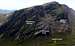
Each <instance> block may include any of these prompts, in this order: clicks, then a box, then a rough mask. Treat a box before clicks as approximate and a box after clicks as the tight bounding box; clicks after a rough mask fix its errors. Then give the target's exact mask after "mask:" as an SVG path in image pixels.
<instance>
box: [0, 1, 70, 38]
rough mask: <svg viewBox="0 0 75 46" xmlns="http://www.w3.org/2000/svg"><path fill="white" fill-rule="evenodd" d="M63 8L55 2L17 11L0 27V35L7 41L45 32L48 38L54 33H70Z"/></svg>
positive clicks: (31, 36)
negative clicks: (47, 33)
mask: <svg viewBox="0 0 75 46" xmlns="http://www.w3.org/2000/svg"><path fill="white" fill-rule="evenodd" d="M64 7H65V6H64V5H62V4H59V3H57V2H51V3H47V4H44V5H39V6H34V7H30V8H25V9H21V10H17V11H15V12H14V13H13V15H12V16H10V19H9V20H8V22H6V23H5V24H3V25H2V26H1V27H0V33H1V34H4V36H2V37H5V38H7V39H8V38H12V39H28V38H33V37H34V36H36V34H39V33H40V32H45V31H48V32H49V37H50V36H51V35H52V34H55V33H56V32H70V30H69V28H70V26H69V20H68V16H67V15H66V14H65V13H66V12H65V11H64ZM37 32H39V33H37Z"/></svg>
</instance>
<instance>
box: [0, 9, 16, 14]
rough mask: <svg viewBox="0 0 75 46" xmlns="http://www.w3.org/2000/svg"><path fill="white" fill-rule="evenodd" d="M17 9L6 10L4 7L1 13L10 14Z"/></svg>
mask: <svg viewBox="0 0 75 46" xmlns="http://www.w3.org/2000/svg"><path fill="white" fill-rule="evenodd" d="M14 11H15V10H4V9H0V14H8V13H11V12H14Z"/></svg>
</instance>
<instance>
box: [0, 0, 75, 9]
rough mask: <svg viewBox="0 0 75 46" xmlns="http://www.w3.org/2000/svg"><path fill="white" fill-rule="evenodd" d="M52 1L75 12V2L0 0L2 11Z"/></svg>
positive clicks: (50, 0) (64, 0) (63, 0)
mask: <svg viewBox="0 0 75 46" xmlns="http://www.w3.org/2000/svg"><path fill="white" fill-rule="evenodd" d="M52 1H57V2H59V3H61V4H66V5H68V6H69V7H70V8H73V9H74V10H75V0H0V9H8V10H13V9H15V10H18V9H22V8H26V7H31V6H35V5H41V4H44V3H47V2H52Z"/></svg>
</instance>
